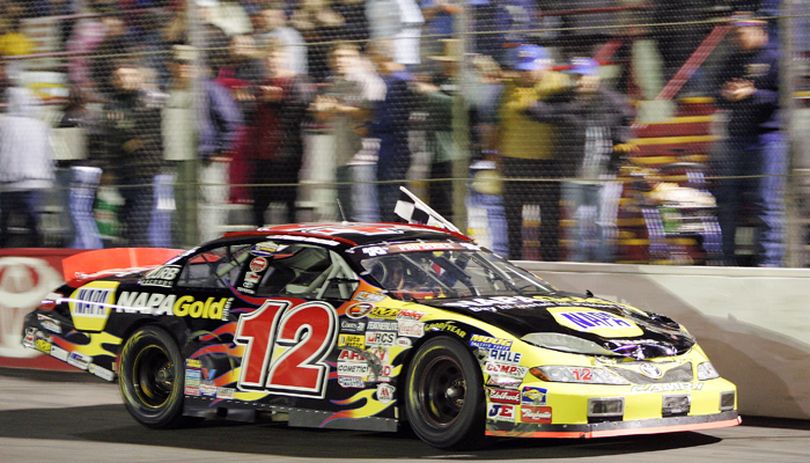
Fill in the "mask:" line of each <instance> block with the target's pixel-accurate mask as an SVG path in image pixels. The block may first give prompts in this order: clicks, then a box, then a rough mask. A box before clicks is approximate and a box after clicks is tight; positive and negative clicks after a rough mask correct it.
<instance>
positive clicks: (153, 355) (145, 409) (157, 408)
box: [118, 326, 185, 428]
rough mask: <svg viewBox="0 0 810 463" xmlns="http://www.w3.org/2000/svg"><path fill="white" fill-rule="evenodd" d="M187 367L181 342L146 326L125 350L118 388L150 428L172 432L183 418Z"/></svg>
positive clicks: (133, 336)
mask: <svg viewBox="0 0 810 463" xmlns="http://www.w3.org/2000/svg"><path fill="white" fill-rule="evenodd" d="M184 373H185V367H184V364H183V357H182V355H181V354H180V349H179V348H178V347H177V342H176V341H175V340H174V338H172V337H171V335H169V333H167V332H166V331H165V330H163V329H161V328H158V327H156V326H146V327H144V328H141V329H140V330H138V331H136V332H135V333H134V334H133V335H132V336H131V337H130V338H129V339H128V340H127V342H126V344H124V348H123V349H122V350H121V364H120V366H119V380H118V384H119V387H120V389H121V396H122V397H123V399H124V404H125V405H126V407H127V410H128V411H129V413H130V414H131V415H132V416H133V417H134V418H135V419H136V420H138V421H139V422H140V423H142V424H144V425H146V426H148V427H150V428H169V427H174V426H178V425H179V424H181V420H182V418H183V416H182V414H183V383H184Z"/></svg>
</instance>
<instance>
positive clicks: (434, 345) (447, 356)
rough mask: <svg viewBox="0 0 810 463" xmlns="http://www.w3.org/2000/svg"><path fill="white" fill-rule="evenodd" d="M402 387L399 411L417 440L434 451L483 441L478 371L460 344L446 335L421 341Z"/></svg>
mask: <svg viewBox="0 0 810 463" xmlns="http://www.w3.org/2000/svg"><path fill="white" fill-rule="evenodd" d="M406 384H407V395H406V398H405V412H406V415H407V417H408V422H409V423H410V425H411V429H413V432H414V433H415V434H416V435H417V436H419V438H420V439H422V440H423V441H425V442H426V443H428V444H430V445H432V446H434V447H438V448H457V449H460V448H471V447H477V446H480V445H481V444H482V443H483V437H484V426H485V420H484V391H483V380H482V377H481V368H480V367H479V366H478V364H477V363H476V362H475V360H474V359H473V356H472V354H471V353H470V352H469V351H468V350H467V348H466V347H465V346H464V345H463V344H462V343H461V342H459V341H457V340H456V339H453V338H449V337H436V338H433V339H430V340H428V341H427V342H425V344H423V345H422V346H421V347H420V348H419V350H417V351H416V354H414V357H413V359H412V361H411V367H410V369H409V370H408V376H407V380H406Z"/></svg>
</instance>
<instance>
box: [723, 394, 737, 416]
mask: <svg viewBox="0 0 810 463" xmlns="http://www.w3.org/2000/svg"><path fill="white" fill-rule="evenodd" d="M735 396H736V394H735V393H734V391H728V392H724V393H722V394H720V411H721V412H725V411H728V410H734V399H735Z"/></svg>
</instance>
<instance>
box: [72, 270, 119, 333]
mask: <svg viewBox="0 0 810 463" xmlns="http://www.w3.org/2000/svg"><path fill="white" fill-rule="evenodd" d="M117 288H118V282H117V281H93V282H90V283H88V284H86V285H84V286H82V287H81V288H79V289H77V290H76V291H73V294H71V295H70V299H68V307H69V308H70V316H71V318H72V319H73V326H74V327H75V328H76V329H77V330H81V331H101V330H103V329H104V327H105V326H106V325H107V318H109V316H110V311H111V310H112V306H113V304H114V303H115V290H116V289H117Z"/></svg>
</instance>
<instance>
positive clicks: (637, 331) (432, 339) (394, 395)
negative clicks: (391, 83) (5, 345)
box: [23, 222, 740, 448]
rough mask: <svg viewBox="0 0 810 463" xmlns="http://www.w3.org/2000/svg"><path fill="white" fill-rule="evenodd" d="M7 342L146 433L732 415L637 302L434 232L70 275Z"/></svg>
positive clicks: (343, 238) (335, 231) (311, 236)
mask: <svg viewBox="0 0 810 463" xmlns="http://www.w3.org/2000/svg"><path fill="white" fill-rule="evenodd" d="M23 336H24V337H23V343H24V344H25V345H26V346H28V347H31V348H34V349H37V350H39V351H41V352H44V353H46V354H48V355H51V356H53V357H56V358H57V359H60V360H62V361H65V362H67V363H69V364H71V365H73V366H75V367H78V368H81V369H83V370H87V371H88V372H89V373H92V374H95V375H96V376H99V377H101V378H104V379H106V380H108V381H118V384H119V387H120V391H121V395H122V398H123V402H124V404H125V406H126V408H127V410H128V411H129V412H130V413H131V415H132V416H133V417H134V418H135V419H136V420H137V421H139V422H140V423H142V424H144V425H146V426H148V427H152V428H168V427H174V426H179V425H181V424H186V423H188V422H190V421H196V420H199V419H201V418H226V419H233V420H242V421H249V420H254V419H256V418H257V417H258V416H260V415H264V416H267V415H269V416H270V417H271V418H272V419H274V420H286V421H287V422H288V424H289V425H290V426H304V427H318V428H342V429H355V430H374V431H396V430H398V429H399V428H400V427H401V426H402V425H403V424H404V423H407V424H408V425H409V426H410V427H411V428H412V429H413V432H414V433H415V434H416V435H417V436H418V437H419V438H421V439H422V440H423V441H425V442H426V443H428V444H430V445H432V446H435V447H439V448H465V447H471V446H476V445H478V444H479V442H480V441H481V440H482V438H483V437H484V436H506V437H543V438H546V437H574V438H581V437H584V438H589V437H603V436H617V435H627V434H645V433H662V432H672V431H687V430H688V431H691V430H701V429H707V428H717V427H724V426H734V425H736V424H739V422H740V418H739V417H738V414H737V411H736V407H737V394H736V387H735V386H734V384H732V383H731V382H729V381H727V380H725V379H723V378H721V377H720V376H719V375H718V372H717V371H716V370H715V368H714V367H713V366H712V363H711V362H710V361H709V359H708V358H707V356H706V354H705V353H704V352H703V350H702V349H701V348H700V346H698V344H697V343H696V341H695V339H694V337H693V336H692V335H691V334H690V333H689V332H688V331H687V330H686V328H684V327H683V326H681V325H680V324H678V323H677V322H675V321H673V320H671V319H670V318H668V317H666V316H664V315H660V314H656V313H653V312H647V311H643V310H640V309H637V308H634V307H631V306H629V305H626V304H620V303H616V302H611V301H608V300H604V299H601V298H597V297H594V296H593V295H592V294H590V293H589V292H586V293H585V294H573V293H567V292H563V291H559V290H557V289H555V288H553V287H552V286H551V285H550V284H548V283H547V282H545V281H544V280H542V279H541V278H539V277H537V276H535V275H533V274H532V273H530V272H528V271H526V270H523V269H521V268H520V267H517V266H515V265H514V264H512V263H510V262H508V261H507V260H505V259H502V258H500V257H498V256H496V255H495V254H493V253H491V252H489V251H488V250H486V249H484V248H482V247H481V246H479V245H478V244H476V243H475V242H474V241H473V240H471V239H470V238H468V237H466V236H464V235H462V234H460V233H457V232H455V231H449V230H447V229H441V228H434V227H429V226H423V225H415V224H389V223H372V224H362V223H346V222H343V223H325V224H294V225H284V226H275V227H268V228H262V229H258V230H256V231H250V232H234V233H229V234H226V235H225V236H224V237H222V238H221V239H218V240H215V241H212V242H209V243H206V244H204V245H201V246H199V247H196V248H194V249H191V250H189V251H186V252H183V253H181V254H179V255H176V256H175V257H173V258H171V259H170V260H169V261H168V262H165V263H164V264H162V265H158V266H155V267H152V268H147V269H144V268H139V269H131V270H120V269H119V270H115V271H110V272H98V273H95V274H92V275H80V277H79V278H76V279H74V280H72V281H70V282H68V283H67V284H65V285H64V286H62V287H60V288H58V289H57V290H56V291H55V293H54V294H52V297H50V298H49V299H48V300H45V301H43V303H42V305H41V306H40V307H39V308H38V309H37V310H35V311H34V312H32V313H30V314H29V315H28V316H27V317H26V320H25V326H24V332H23Z"/></svg>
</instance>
